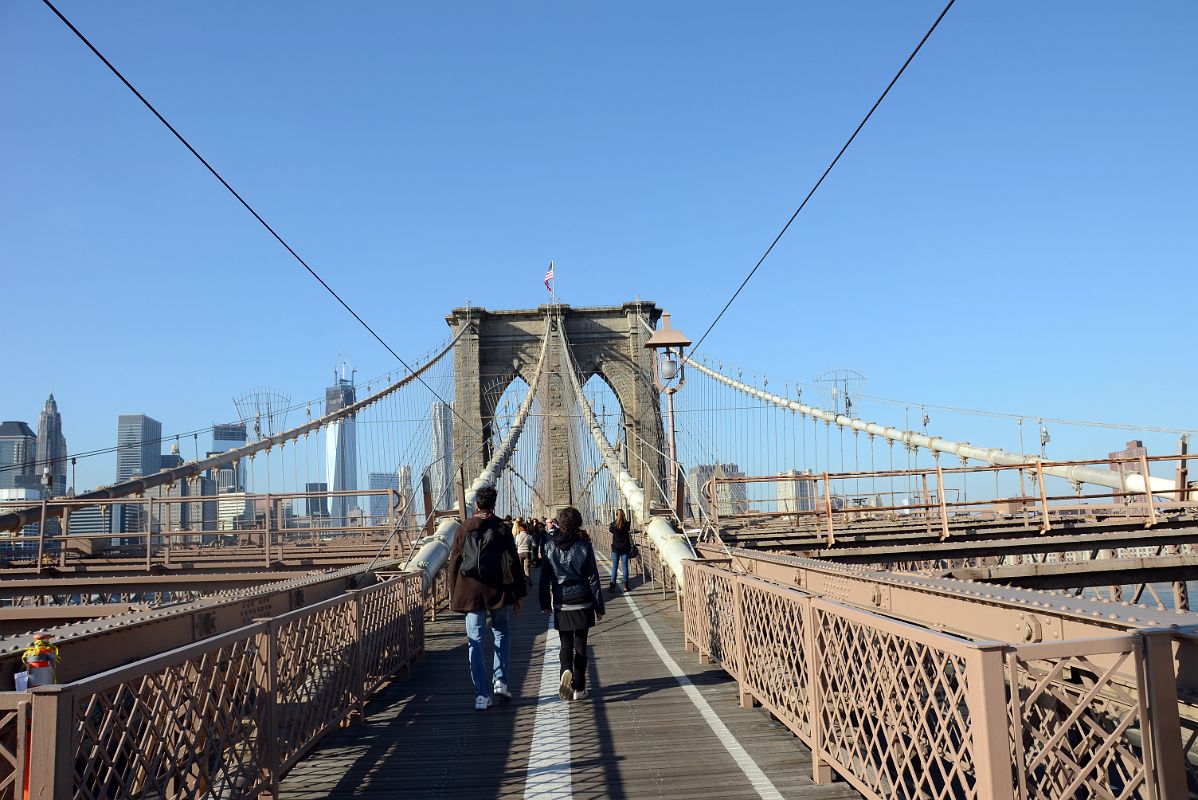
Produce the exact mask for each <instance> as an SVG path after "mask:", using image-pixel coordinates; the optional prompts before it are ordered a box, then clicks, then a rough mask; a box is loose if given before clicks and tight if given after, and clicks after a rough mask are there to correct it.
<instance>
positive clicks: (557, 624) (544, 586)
mask: <svg viewBox="0 0 1198 800" xmlns="http://www.w3.org/2000/svg"><path fill="white" fill-rule="evenodd" d="M540 590H541V591H540V595H541V610H542V611H546V612H547V611H549V609H550V608H552V609H553V627H554V628H556V629H557V633H558V636H559V637H560V639H561V652H560V655H559V660H560V663H561V676H562V677H561V684H560V686H559V688H558V694H559V695H561V698H562V699H563V700H585V699H587V697H588V696H589V694H588V692H587V634H588V633H589V632H590V629H591V628H593V627H594V626H595V625H596V623H598V622H599V621H600V620H601V619H603V612H604V610H605V609H604V606H603V591H602V585H601V584H600V582H599V565H598V564H596V563H595V550H594V548H593V547H591V543H590V542H589V541H587V539H586V538H585V534H584V533H583V530H582V514H580V513H578V509H577V508H570V507H566V508H563V509H562V510H561V511H559V512H558V514H557V530H556V531H554V533H553V541H552V542H551V543H549V544H547V545H546V547H545V559H544V561H543V562H542V563H541V586H540Z"/></svg>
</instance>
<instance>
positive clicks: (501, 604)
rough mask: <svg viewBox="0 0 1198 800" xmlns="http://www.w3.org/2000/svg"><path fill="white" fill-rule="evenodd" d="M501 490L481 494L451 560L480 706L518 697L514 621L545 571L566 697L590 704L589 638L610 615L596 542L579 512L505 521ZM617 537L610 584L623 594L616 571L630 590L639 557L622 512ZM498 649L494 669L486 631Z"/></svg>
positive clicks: (545, 602)
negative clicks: (513, 685) (499, 512)
mask: <svg viewBox="0 0 1198 800" xmlns="http://www.w3.org/2000/svg"><path fill="white" fill-rule="evenodd" d="M496 499H497V493H496V491H495V489H493V488H491V487H484V488H482V489H479V490H478V492H477V493H476V494H475V497H474V506H475V513H474V515H473V516H471V517H470V518H469V519H467V520H466V522H465V523H464V524H463V525H462V528H461V530H460V532H459V533H458V535H457V536H456V537H455V538H454V542H453V548H452V550H451V551H450V555H449V586H450V609H451V610H452V611H457V612H460V613H462V614H465V617H466V643H467V651H468V655H469V662H470V677H471V680H472V681H473V683H474V708H475V710H476V711H485V710H487V709H488V708H490V707H491V705H492V703H493V701H494V699H495V698H498V699H500V700H511V699H512V693H511V689H510V688H509V687H508V676H509V672H508V668H509V658H510V653H511V637H510V633H511V618H512V615H513V614H518V613H520V609H521V607H522V605H523V603H522V601H523V598H524V597H525V596H527V594H528V591H529V588H530V586H532V584H533V568H534V567H539V568H540V575H539V578H538V580H537V597H538V600H539V601H540V607H541V611H542V612H543V613H546V614H551V615H552V617H551V625H552V627H553V629H554V630H555V631H556V632H557V635H558V638H559V640H560V650H559V654H558V660H559V667H560V682H559V689H558V694H559V696H560V697H561V699H562V700H566V701H578V700H586V699H587V698H588V697H589V696H590V693H589V692H588V690H587V663H588V650H587V639H588V635H589V633H590V630H591V628H593V627H595V626H596V625H597V624H599V622H601V621H602V620H603V615H604V613H605V611H606V607H605V605H604V597H603V591H602V583H601V579H600V576H599V565H598V563H597V561H596V558H595V548H594V546H593V545H592V543H591V537H590V535H589V534H588V533H587V532H586V530H584V529H583V527H582V514H581V513H579V511H578V509H576V508H572V507H568V506H567V507H566V508H563V509H561V510H560V511H558V513H557V515H556V516H555V517H553V518H551V519H546V520H544V521H542V520H538V519H534V518H530V519H523V518H521V519H516V520H512V519H511V518H507V519H503V518H500V517H498V516H496V514H495V502H496ZM608 530H609V532H610V533H611V537H612V547H611V562H612V566H611V579H610V581H609V582H608V591H609V592H611V593H614V592H615V591H616V575H617V568H618V567H620V566H621V565H622V566H623V578H624V581H623V588H624V591H626V592H627V591H631V586H630V584H629V581H628V559H629V557H630V556H631V557H635V551H636V546H635V544H634V543H633V539H632V526H631V523H630V522H629V520H628V517H627V515H626V514H625V513H624V510H623V509H619V510H618V511H617V512H616V514H615V518H614V519H613V521H612V522H611V524H610V525H609V526H608ZM488 631H489V632H490V638H491V644H492V651H493V655H492V660H491V668H490V670H488V669H487V666H486V664H485V657H484V649H485V640H486V638H487V633H488Z"/></svg>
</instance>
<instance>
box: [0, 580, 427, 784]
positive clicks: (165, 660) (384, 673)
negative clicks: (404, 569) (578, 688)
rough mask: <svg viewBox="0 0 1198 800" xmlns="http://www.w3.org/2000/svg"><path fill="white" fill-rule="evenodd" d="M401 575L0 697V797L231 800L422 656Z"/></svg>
mask: <svg viewBox="0 0 1198 800" xmlns="http://www.w3.org/2000/svg"><path fill="white" fill-rule="evenodd" d="M422 594H423V593H422V588H421V576H420V575H419V574H404V575H400V576H396V577H394V578H392V579H390V580H387V581H385V582H383V583H380V584H377V585H375V586H372V587H370V588H367V589H363V590H356V591H350V592H347V593H345V594H343V595H340V596H337V597H333V598H331V599H329V600H326V601H324V602H321V603H317V604H315V605H312V606H309V607H306V608H301V609H298V610H296V611H292V612H290V613H287V614H284V615H281V616H278V617H272V618H265V619H257V620H254V621H253V622H252V623H251V624H249V625H246V626H244V627H242V628H238V629H237V630H233V631H230V632H228V633H225V634H222V635H219V636H215V637H211V638H207V639H204V640H202V641H199V642H196V643H195V644H191V645H187V646H185V647H181V648H178V649H176V650H172V651H169V652H166V653H163V654H161V655H157V656H153V657H151V658H146V659H142V660H139V661H135V662H133V663H131V664H128V665H126V666H122V667H118V668H116V669H111V670H108V671H107V672H103V673H100V674H98V675H93V676H90V677H87V678H84V679H82V680H78V681H75V682H73V683H67V684H59V685H54V686H46V687H39V688H37V689H34V690H32V691H30V692H5V693H0V800H10V799H11V800H17V798H22V797H30V798H47V800H48V799H49V798H72V799H73V800H93V798H94V799H95V800H99V798H105V800H108V799H109V798H132V797H163V798H215V797H220V798H242V797H254V796H257V795H258V794H260V793H262V792H275V793H276V796H277V786H278V781H279V779H280V777H281V776H282V775H283V774H284V773H285V772H286V771H287V770H288V769H289V768H290V767H291V766H292V765H293V764H294V763H295V762H296V761H298V760H299V759H300V758H302V757H303V755H304V754H305V753H306V752H307V751H308V750H309V749H311V747H312V746H313V745H314V744H315V743H316V742H317V741H318V740H319V739H320V737H321V736H323V735H324V734H325V733H327V732H328V731H329V730H331V729H333V728H335V727H336V726H338V725H343V724H346V723H347V722H349V721H351V720H353V719H354V718H356V717H359V716H360V715H361V714H362V711H363V708H364V706H365V704H366V701H367V700H368V699H369V697H370V696H371V695H372V694H373V693H374V692H376V691H378V690H379V689H380V688H381V687H382V686H383V684H384V683H385V682H386V681H387V680H388V679H389V678H390V677H392V676H394V675H396V674H399V673H402V672H403V671H404V670H406V669H407V668H408V667H409V665H411V664H412V663H413V662H414V661H417V660H419V659H420V658H421V657H422V656H423V650H424V598H423V596H422Z"/></svg>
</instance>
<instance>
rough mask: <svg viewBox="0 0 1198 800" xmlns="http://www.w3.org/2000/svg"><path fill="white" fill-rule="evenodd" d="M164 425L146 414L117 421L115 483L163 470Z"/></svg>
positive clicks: (134, 415)
mask: <svg viewBox="0 0 1198 800" xmlns="http://www.w3.org/2000/svg"><path fill="white" fill-rule="evenodd" d="M161 440H162V423H161V422H159V421H158V420H156V419H153V418H151V417H147V416H146V415H145V414H121V415H120V416H119V417H117V421H116V448H117V449H116V482H117V483H124V482H125V481H128V480H132V479H133V477H134V476H135V475H153V474H154V473H156V472H158V470H159V469H160V468H161V467H162V442H161Z"/></svg>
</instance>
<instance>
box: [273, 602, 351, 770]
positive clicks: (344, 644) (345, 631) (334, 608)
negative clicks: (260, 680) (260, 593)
mask: <svg viewBox="0 0 1198 800" xmlns="http://www.w3.org/2000/svg"><path fill="white" fill-rule="evenodd" d="M356 624H357V621H356V620H355V619H354V604H353V603H352V602H351V601H350V600H348V599H346V600H341V601H338V602H336V603H333V604H331V605H327V606H324V607H323V608H318V609H317V610H316V611H312V612H309V613H306V614H303V615H301V616H298V617H296V618H295V619H291V620H289V621H287V622H285V623H282V624H280V625H279V626H278V627H277V628H275V629H274V634H275V636H276V637H277V640H276V648H277V649H276V665H277V666H276V670H277V671H276V677H275V686H276V692H275V697H276V711H275V714H276V724H277V726H278V748H279V750H278V755H279V761H280V763H281V765H282V769H286V768H287V767H289V766H290V765H291V763H292V762H293V761H294V759H295V758H296V757H297V756H298V755H299V754H300V753H301V752H302V750H303V748H304V747H305V746H306V745H307V744H309V743H310V742H312V741H313V740H315V739H316V737H318V736H319V735H320V734H321V733H322V732H323V731H324V730H325V729H326V728H327V727H329V726H330V725H333V724H335V723H337V722H339V721H340V720H341V719H343V718H344V717H345V716H346V715H347V714H348V713H349V712H350V710H351V708H352V706H353V698H354V695H355V694H357V693H358V692H360V691H361V683H360V680H361V679H360V676H358V675H356V674H355V673H356V669H355V663H354V659H355V644H354V628H355V626H356Z"/></svg>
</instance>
